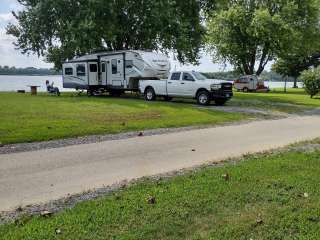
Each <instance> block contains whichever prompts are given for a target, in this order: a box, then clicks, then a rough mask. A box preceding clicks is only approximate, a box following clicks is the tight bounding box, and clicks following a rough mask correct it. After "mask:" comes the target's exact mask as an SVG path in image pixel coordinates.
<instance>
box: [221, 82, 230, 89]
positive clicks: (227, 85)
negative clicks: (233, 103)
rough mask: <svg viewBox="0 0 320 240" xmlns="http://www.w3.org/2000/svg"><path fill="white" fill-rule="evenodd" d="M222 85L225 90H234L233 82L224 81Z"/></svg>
mask: <svg viewBox="0 0 320 240" xmlns="http://www.w3.org/2000/svg"><path fill="white" fill-rule="evenodd" d="M221 87H222V90H224V91H232V83H222V84H221Z"/></svg>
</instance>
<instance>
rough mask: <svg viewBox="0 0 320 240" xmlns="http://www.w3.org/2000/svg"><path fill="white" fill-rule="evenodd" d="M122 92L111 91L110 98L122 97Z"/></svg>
mask: <svg viewBox="0 0 320 240" xmlns="http://www.w3.org/2000/svg"><path fill="white" fill-rule="evenodd" d="M121 94H122V92H121V91H120V90H111V91H110V96H112V97H120V96H121Z"/></svg>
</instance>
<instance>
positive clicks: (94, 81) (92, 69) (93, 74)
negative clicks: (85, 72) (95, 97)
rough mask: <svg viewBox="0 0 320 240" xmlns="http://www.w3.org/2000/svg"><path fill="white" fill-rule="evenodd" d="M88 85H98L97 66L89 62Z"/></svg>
mask: <svg viewBox="0 0 320 240" xmlns="http://www.w3.org/2000/svg"><path fill="white" fill-rule="evenodd" d="M88 65H89V85H90V86H97V85H99V78H98V64H97V63H96V62H89V63H88Z"/></svg>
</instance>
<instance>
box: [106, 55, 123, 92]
mask: <svg viewBox="0 0 320 240" xmlns="http://www.w3.org/2000/svg"><path fill="white" fill-rule="evenodd" d="M107 72H108V73H107V76H108V78H107V83H108V85H111V86H115V87H127V86H126V82H125V81H124V63H123V55H117V56H113V57H112V58H111V59H110V61H108V71H107Z"/></svg>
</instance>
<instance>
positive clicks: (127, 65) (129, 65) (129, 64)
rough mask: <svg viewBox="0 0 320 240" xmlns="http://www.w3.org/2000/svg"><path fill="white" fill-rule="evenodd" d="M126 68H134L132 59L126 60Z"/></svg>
mask: <svg viewBox="0 0 320 240" xmlns="http://www.w3.org/2000/svg"><path fill="white" fill-rule="evenodd" d="M126 68H133V61H132V60H126Z"/></svg>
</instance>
